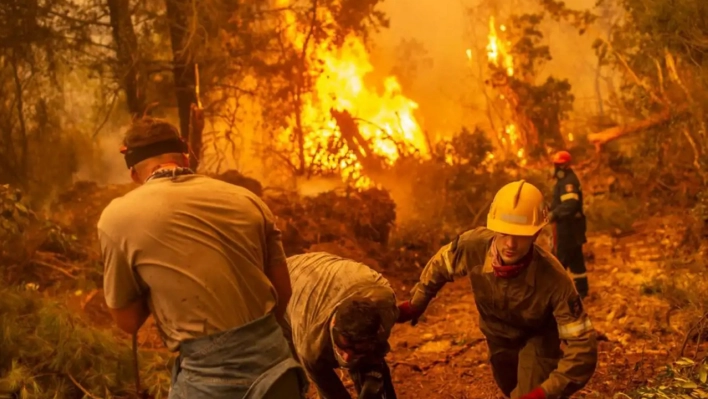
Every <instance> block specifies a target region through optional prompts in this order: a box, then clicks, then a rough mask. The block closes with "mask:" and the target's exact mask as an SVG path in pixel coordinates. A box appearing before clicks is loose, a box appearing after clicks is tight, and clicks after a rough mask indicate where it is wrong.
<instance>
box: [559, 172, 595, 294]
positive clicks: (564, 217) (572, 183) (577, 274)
mask: <svg viewBox="0 0 708 399" xmlns="http://www.w3.org/2000/svg"><path fill="white" fill-rule="evenodd" d="M555 177H556V179H557V182H556V186H555V187H554V189H553V203H552V204H551V222H554V223H555V228H554V229H555V230H554V233H555V234H554V235H555V241H556V242H555V255H556V257H557V258H558V260H559V261H560V262H561V264H562V265H563V266H564V267H565V268H566V269H570V273H571V275H572V277H573V281H575V288H576V289H577V290H578V293H579V294H580V296H581V297H583V298H584V297H585V296H587V294H588V288H589V287H588V277H587V274H586V270H585V258H584V257H583V244H585V243H586V242H587V238H586V237H585V232H586V230H587V224H586V222H585V214H584V213H583V191H582V189H581V188H580V180H578V176H576V175H575V172H573V170H572V169H570V168H558V169H557V170H556V173H555Z"/></svg>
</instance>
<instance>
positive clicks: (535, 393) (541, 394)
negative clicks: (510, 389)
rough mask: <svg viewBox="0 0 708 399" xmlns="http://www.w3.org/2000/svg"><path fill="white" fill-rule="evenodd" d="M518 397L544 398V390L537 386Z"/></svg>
mask: <svg viewBox="0 0 708 399" xmlns="http://www.w3.org/2000/svg"><path fill="white" fill-rule="evenodd" d="M519 399H546V391H544V390H543V388H541V387H538V388H536V389H534V390H533V391H531V392H529V393H527V394H526V395H524V396H522V397H520V398H519Z"/></svg>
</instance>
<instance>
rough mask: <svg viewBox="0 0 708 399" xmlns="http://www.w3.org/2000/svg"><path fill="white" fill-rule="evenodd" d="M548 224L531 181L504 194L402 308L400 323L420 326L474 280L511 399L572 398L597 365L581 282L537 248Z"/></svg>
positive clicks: (482, 320)
mask: <svg viewBox="0 0 708 399" xmlns="http://www.w3.org/2000/svg"><path fill="white" fill-rule="evenodd" d="M546 218H547V217H546V208H545V206H544V203H543V195H542V194H541V192H540V191H539V190H538V189H537V188H536V187H534V186H533V185H531V184H528V183H526V182H524V181H523V180H521V181H517V182H514V183H510V184H508V185H506V186H504V187H503V188H502V189H501V190H499V192H497V194H496V196H495V198H494V201H493V203H492V206H491V208H490V211H489V215H488V218H487V228H477V229H474V230H471V231H468V232H466V233H463V234H461V235H460V236H458V237H457V238H456V239H455V240H453V242H451V243H449V244H447V245H445V246H444V247H443V248H442V249H440V250H439V251H438V253H437V254H436V255H435V256H434V257H433V258H432V259H431V260H430V261H429V262H428V264H427V265H426V266H425V269H424V270H423V273H422V275H421V276H420V281H419V282H418V284H417V285H416V286H415V288H414V289H413V298H412V299H411V301H409V302H404V303H402V304H401V305H400V307H399V309H400V311H401V316H400V318H399V321H400V322H405V321H408V320H412V321H413V322H414V323H415V321H416V320H417V319H418V317H420V315H421V314H422V313H423V311H424V310H425V309H426V307H427V306H428V303H429V302H430V300H431V299H432V298H434V297H435V295H436V294H437V293H438V291H439V290H440V289H441V288H442V287H443V286H444V285H445V283H447V282H450V281H452V280H453V279H454V278H456V277H461V276H469V278H470V280H471V282H472V290H473V292H474V297H475V302H476V305H477V309H478V310H479V325H480V329H481V330H482V333H483V334H484V335H485V337H486V339H487V344H488V347H489V354H490V362H491V366H492V371H493V374H494V379H495V380H496V383H497V385H498V386H499V388H501V390H502V392H503V393H504V395H506V396H507V397H511V398H519V397H521V398H524V399H543V398H552V399H555V398H562V397H568V396H570V395H572V394H573V393H575V392H577V391H578V390H580V389H581V388H582V387H583V386H585V384H586V383H587V382H588V380H589V379H590V377H591V376H592V375H593V373H594V371H595V367H596V364H597V340H596V333H595V330H594V329H593V327H592V324H591V323H590V320H589V319H588V316H587V314H586V313H585V311H584V309H583V302H582V300H581V299H580V296H579V295H578V292H577V291H576V290H575V287H574V286H573V281H572V280H571V279H570V277H569V276H568V275H567V273H566V272H565V270H563V267H562V266H561V265H560V263H559V262H558V260H557V259H556V258H555V257H554V256H553V255H551V254H550V253H548V252H546V251H545V250H543V249H542V248H540V247H539V246H537V245H535V244H534V242H535V240H536V237H537V236H538V234H539V232H540V230H541V228H542V227H543V226H544V225H545V224H546ZM561 341H563V342H565V343H566V346H565V349H564V350H561Z"/></svg>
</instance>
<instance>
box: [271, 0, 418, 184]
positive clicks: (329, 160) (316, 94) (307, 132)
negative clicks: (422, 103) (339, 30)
mask: <svg viewBox="0 0 708 399" xmlns="http://www.w3.org/2000/svg"><path fill="white" fill-rule="evenodd" d="M281 3H287V0H281ZM284 18H285V21H284V22H285V23H286V24H287V27H288V28H287V31H286V36H287V40H289V41H290V43H291V44H292V45H294V46H295V48H298V49H303V48H306V52H307V54H308V55H307V59H308V60H309V61H314V63H315V64H317V65H318V67H319V68H321V70H320V71H318V72H317V73H316V74H315V73H313V74H312V75H311V77H312V78H313V79H314V85H313V87H314V90H312V91H311V92H307V93H303V94H302V97H301V100H302V105H301V112H300V115H299V121H298V120H297V118H296V117H293V118H291V120H290V121H289V122H290V123H289V124H288V126H287V127H285V128H284V130H283V131H282V132H281V134H282V140H284V141H283V142H284V143H287V142H288V141H290V138H291V137H293V136H292V134H293V132H295V131H296V129H298V126H299V128H300V129H302V134H303V136H304V143H303V149H304V153H305V156H306V159H307V162H308V163H309V164H316V165H318V167H319V168H322V169H324V170H325V171H326V172H332V173H338V174H341V176H342V177H343V179H345V180H348V179H352V180H354V181H355V182H356V185H357V186H359V187H361V186H367V185H369V184H370V180H369V179H368V178H367V177H366V176H364V175H363V173H364V171H363V166H362V164H361V162H360V161H361V160H360V159H358V157H357V155H356V151H358V149H353V148H349V147H348V145H347V143H346V141H345V140H343V137H342V132H341V131H340V129H339V127H338V126H337V123H336V122H335V120H334V119H333V118H332V117H331V116H330V110H331V109H334V110H337V111H344V110H346V111H348V112H349V113H350V114H351V115H352V116H353V117H354V118H355V119H356V120H357V122H358V123H357V124H358V128H359V133H360V134H361V136H362V137H363V139H364V140H365V141H367V142H368V145H369V146H370V148H371V150H372V152H373V153H374V154H376V155H378V156H380V157H382V158H383V160H384V162H385V163H387V164H389V165H391V164H393V163H394V162H395V161H396V159H398V157H399V156H400V154H399V151H401V150H403V151H404V152H408V153H410V152H413V151H418V152H419V153H420V154H421V155H427V151H428V149H427V144H426V139H425V136H424V134H423V131H422V129H421V128H420V126H419V125H418V122H417V121H416V118H415V116H414V114H413V113H414V111H415V110H416V109H417V108H418V104H417V103H416V102H415V101H413V100H411V99H409V98H407V97H405V96H404V95H403V94H402V92H401V86H400V84H399V83H398V81H397V80H396V78H395V77H393V76H390V77H388V78H386V79H385V80H384V81H383V82H382V83H383V90H382V92H377V90H375V89H372V88H369V87H367V86H366V85H365V84H364V77H365V76H366V75H367V74H369V73H370V72H372V71H373V69H374V68H373V66H372V64H371V62H370V59H369V54H368V52H367V50H366V48H365V46H364V44H363V42H362V41H361V40H360V39H359V38H358V37H355V36H353V35H349V36H347V37H346V38H345V40H344V44H343V45H342V46H340V47H336V46H334V45H333V43H332V42H331V41H329V40H321V41H317V42H315V40H314V39H313V38H311V37H310V38H308V32H307V29H303V27H302V26H298V24H297V23H296V20H295V18H296V15H295V13H294V12H293V11H286V12H284ZM318 20H319V21H320V24H322V25H323V26H324V25H325V23H326V22H328V21H333V18H332V15H331V14H330V13H329V12H328V11H327V10H325V9H320V10H319V11H318ZM323 21H324V22H323ZM303 53H304V52H303Z"/></svg>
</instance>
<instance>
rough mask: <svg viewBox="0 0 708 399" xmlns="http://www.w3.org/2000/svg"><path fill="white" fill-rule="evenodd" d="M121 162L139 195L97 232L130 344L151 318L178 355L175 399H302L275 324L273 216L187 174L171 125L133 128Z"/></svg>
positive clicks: (230, 188)
mask: <svg viewBox="0 0 708 399" xmlns="http://www.w3.org/2000/svg"><path fill="white" fill-rule="evenodd" d="M122 152H123V154H124V155H125V161H126V165H127V167H128V169H129V170H130V176H131V178H132V179H133V181H134V182H136V183H138V184H140V185H141V186H140V187H138V188H136V189H135V190H133V191H131V192H129V193H128V194H126V195H125V196H123V197H121V198H117V199H115V200H113V201H112V202H111V203H110V204H109V205H108V207H106V209H105V210H104V211H103V214H102V215H101V219H100V220H99V222H98V235H99V239H100V242H101V252H102V255H103V262H104V266H105V271H104V290H105V295H106V303H107V305H108V307H109V308H110V310H111V313H112V315H113V318H114V319H115V321H116V323H117V324H118V326H119V327H120V328H121V329H122V330H124V331H126V332H127V333H129V334H136V333H137V331H138V329H140V327H141V326H142V325H143V323H144V322H145V320H146V318H147V317H148V315H149V314H150V313H152V315H153V316H154V318H155V322H156V324H157V327H158V329H159V330H160V333H161V335H162V338H163V340H164V342H165V345H166V346H167V348H168V349H170V350H171V351H175V352H179V356H178V358H177V359H176V361H175V367H174V370H173V374H172V387H171V390H170V395H169V397H170V399H181V398H189V399H202V398H204V399H207V398H209V399H222V398H223V399H227V398H228V399H231V398H249V399H257V398H273V399H277V398H286V399H290V398H293V399H295V398H304V391H305V389H306V384H307V383H306V381H305V379H304V373H303V370H302V368H301V367H300V366H299V365H298V364H297V362H296V361H295V359H293V357H292V356H291V353H290V350H289V348H288V344H287V341H286V340H285V339H284V338H283V334H282V330H281V328H280V325H279V324H278V321H277V319H278V318H282V317H283V314H284V311H285V308H286V307H287V304H288V301H289V298H290V295H291V287H290V277H289V275H288V269H287V264H286V262H285V254H284V252H283V247H282V244H281V241H280V231H279V230H278V229H277V227H276V226H275V223H274V221H273V220H274V219H273V215H272V214H271V212H270V210H269V209H268V207H267V206H266V205H265V204H264V203H263V202H262V201H261V200H260V199H259V198H258V197H257V196H256V195H254V194H252V193H251V192H250V191H248V190H246V189H244V188H242V187H238V186H235V185H231V184H228V183H225V182H222V181H219V180H215V179H211V178H208V177H206V176H202V175H198V174H195V173H193V171H191V170H190V169H188V168H187V165H188V157H187V152H188V148H187V147H186V145H185V144H184V143H183V142H182V141H181V140H180V137H179V133H178V131H177V129H176V128H175V127H174V126H173V125H171V124H169V123H167V122H165V121H161V120H158V119H152V118H145V119H142V120H139V121H137V122H135V123H134V124H133V126H131V127H130V128H129V129H128V131H127V132H126V134H125V139H124V148H123V149H122Z"/></svg>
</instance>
